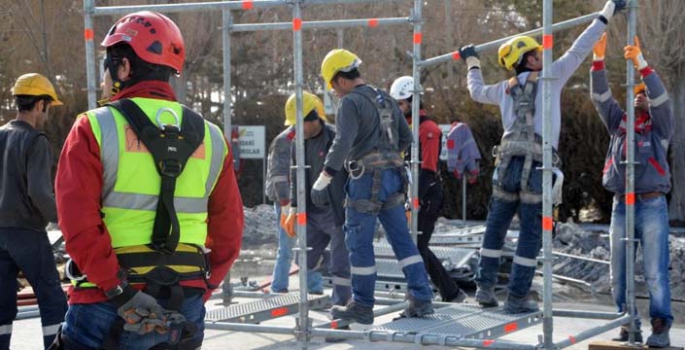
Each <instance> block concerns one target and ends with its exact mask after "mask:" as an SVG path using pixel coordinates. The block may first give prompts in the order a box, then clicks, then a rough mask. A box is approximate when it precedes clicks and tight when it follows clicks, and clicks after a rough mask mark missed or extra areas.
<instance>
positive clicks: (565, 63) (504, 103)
mask: <svg viewBox="0 0 685 350" xmlns="http://www.w3.org/2000/svg"><path fill="white" fill-rule="evenodd" d="M604 29H606V24H604V23H603V22H602V21H600V20H594V21H593V22H592V24H590V26H588V27H587V28H586V29H585V30H584V31H583V32H582V33H581V34H580V35H579V36H578V38H577V39H576V41H574V42H573V45H572V46H571V48H570V49H569V50H568V51H566V53H564V55H563V56H561V57H560V58H559V59H558V60H556V61H554V62H553V63H552V66H551V68H550V70H551V73H552V76H553V77H554V80H552V81H551V82H550V85H551V87H550V89H551V93H552V115H551V119H552V122H551V127H552V140H551V141H552V147H554V149H559V132H560V131H561V102H560V101H561V90H562V89H563V88H564V85H566V82H567V81H568V80H569V78H571V76H572V75H573V72H575V71H576V69H577V68H578V67H579V66H580V64H581V63H583V60H585V57H587V55H588V54H589V53H590V52H592V47H593V46H594V45H595V43H596V42H597V40H598V39H599V38H600V36H602V33H604ZM528 75H530V72H523V73H521V74H519V75H518V76H517V78H518V80H519V83H521V84H523V83H525V81H526V79H528ZM467 80H468V88H469V92H470V93H471V98H472V99H473V100H474V101H477V102H480V103H486V104H492V105H499V108H500V112H501V114H502V126H503V127H504V135H508V134H509V133H511V132H513V127H514V120H516V113H514V99H513V98H511V96H510V95H509V80H504V81H501V82H499V83H497V84H493V85H485V84H484V83H483V74H482V72H481V71H480V69H470V70H469V72H468V79H467ZM542 119H543V118H542V83H541V80H540V83H538V87H537V92H536V96H535V133H536V134H538V135H540V136H542Z"/></svg>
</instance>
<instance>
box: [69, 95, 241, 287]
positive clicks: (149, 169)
mask: <svg viewBox="0 0 685 350" xmlns="http://www.w3.org/2000/svg"><path fill="white" fill-rule="evenodd" d="M131 100H132V101H133V102H135V103H136V105H137V106H138V107H139V108H141V109H142V110H143V112H145V114H146V115H147V116H148V118H150V120H151V121H152V122H153V123H154V124H156V125H157V124H158V123H157V120H158V119H159V120H161V121H162V122H163V123H169V124H171V123H173V124H175V123H176V122H177V121H178V124H179V125H180V123H181V122H182V117H183V111H182V108H181V105H180V104H179V103H177V102H170V101H165V100H158V99H148V98H133V99H131ZM172 113H175V114H176V117H177V118H178V119H176V117H175V116H174V115H173V114H172ZM158 114H159V116H158ZM87 117H88V120H89V122H90V125H91V129H92V131H93V135H94V136H95V139H96V140H97V143H98V146H99V147H100V160H101V162H102V166H103V188H102V197H101V200H102V212H103V216H104V218H103V221H104V223H105V226H106V228H107V231H108V232H109V234H110V236H111V240H112V246H113V247H114V249H115V252H116V254H117V256H118V257H119V259H120V263H121V260H122V256H123V255H129V254H130V255H135V254H140V253H155V252H154V250H152V249H151V248H150V247H149V246H148V245H149V244H151V243H152V232H153V225H154V222H155V216H156V209H157V202H158V197H159V191H160V185H161V176H160V175H159V173H158V172H157V168H156V166H155V163H154V159H153V157H152V154H151V153H150V152H149V151H148V149H147V148H146V147H145V145H144V144H143V142H142V141H141V140H139V139H138V137H137V135H136V134H135V132H134V131H133V129H132V128H131V126H130V125H129V123H128V121H127V120H126V118H125V117H124V116H123V115H121V113H119V111H118V110H116V109H115V108H111V107H101V108H98V109H95V110H91V111H88V112H87ZM204 124H205V134H204V140H203V142H202V144H201V145H200V147H198V148H197V149H196V150H195V152H194V153H193V155H192V156H191V157H190V159H188V162H187V163H186V166H185V168H184V169H183V172H182V173H181V175H180V176H179V177H178V178H177V179H176V190H175V193H174V206H175V208H176V213H177V216H178V220H179V224H180V240H179V245H178V248H177V249H176V253H175V254H174V255H178V254H184V253H188V254H189V255H190V254H198V253H199V257H202V254H203V251H204V244H205V240H206V238H207V207H208V201H209V195H210V194H211V192H212V190H213V188H214V186H215V185H216V182H217V179H218V177H219V174H220V173H221V171H222V168H223V163H224V162H223V160H224V158H225V157H226V155H227V154H228V146H227V145H226V141H225V139H224V137H223V135H222V132H221V130H220V129H219V128H218V127H217V126H216V125H213V124H211V123H209V122H207V121H205V123H204ZM155 254H156V255H151V256H157V255H159V256H160V257H162V256H163V254H159V253H155ZM164 261H169V259H162V261H150V265H148V266H145V267H136V268H135V269H134V272H135V273H136V274H141V275H142V274H145V273H147V272H149V271H151V270H153V269H154V268H155V267H158V266H159V264H164ZM183 265H185V264H183ZM190 265H191V266H181V265H171V266H169V265H167V267H169V268H172V269H173V270H174V271H177V272H179V273H189V272H197V271H198V267H197V266H192V265H195V264H192V263H191V264H190ZM79 286H80V287H86V286H93V284H92V283H79Z"/></svg>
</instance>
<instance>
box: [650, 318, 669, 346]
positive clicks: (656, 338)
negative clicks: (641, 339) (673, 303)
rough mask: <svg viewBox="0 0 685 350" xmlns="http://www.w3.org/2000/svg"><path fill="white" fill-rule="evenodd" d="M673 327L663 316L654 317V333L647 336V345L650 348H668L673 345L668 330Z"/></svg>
mask: <svg viewBox="0 0 685 350" xmlns="http://www.w3.org/2000/svg"><path fill="white" fill-rule="evenodd" d="M670 330H671V327H670V326H669V325H667V324H666V320H664V319H663V318H653V319H652V335H650V336H649V338H647V346H649V347H650V348H666V347H669V346H671V338H670V337H669V335H668V332H669V331H670Z"/></svg>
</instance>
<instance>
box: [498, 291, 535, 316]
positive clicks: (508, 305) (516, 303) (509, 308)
mask: <svg viewBox="0 0 685 350" xmlns="http://www.w3.org/2000/svg"><path fill="white" fill-rule="evenodd" d="M536 311H540V307H539V306H538V303H536V302H535V301H533V300H530V299H528V297H527V296H526V297H523V298H519V297H515V296H513V295H511V294H509V296H507V301H505V302H504V312H505V313H507V314H525V313H529V312H536Z"/></svg>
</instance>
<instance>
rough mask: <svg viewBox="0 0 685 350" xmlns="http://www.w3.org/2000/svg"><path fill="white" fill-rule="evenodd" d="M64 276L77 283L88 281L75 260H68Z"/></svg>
mask: <svg viewBox="0 0 685 350" xmlns="http://www.w3.org/2000/svg"><path fill="white" fill-rule="evenodd" d="M64 275H65V276H66V277H67V278H68V279H70V280H72V281H76V282H81V281H85V280H86V275H85V274H84V273H83V272H81V270H79V268H78V266H76V264H75V263H74V260H72V259H69V260H67V263H66V265H65V266H64Z"/></svg>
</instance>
